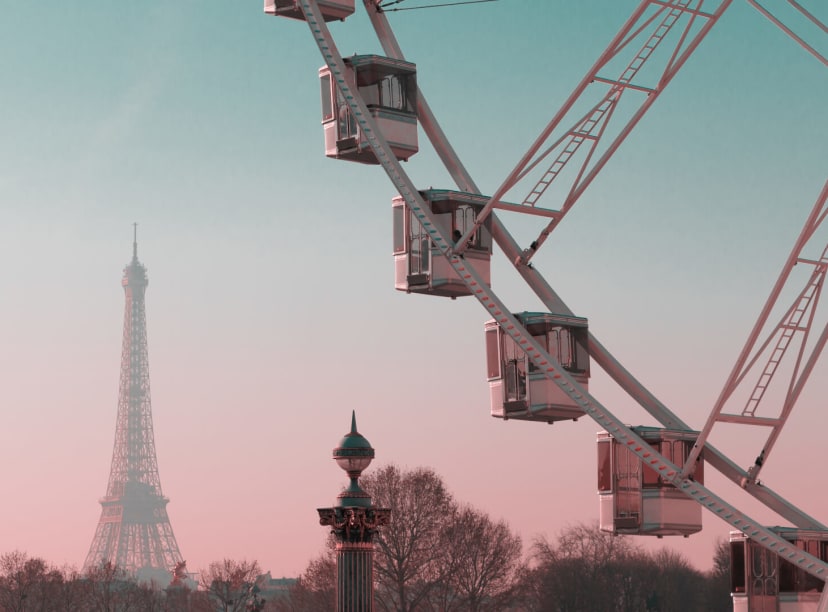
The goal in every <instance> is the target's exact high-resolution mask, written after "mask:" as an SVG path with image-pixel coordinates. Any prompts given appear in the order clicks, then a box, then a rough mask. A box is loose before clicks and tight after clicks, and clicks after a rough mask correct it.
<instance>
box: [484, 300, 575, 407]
mask: <svg viewBox="0 0 828 612" xmlns="http://www.w3.org/2000/svg"><path fill="white" fill-rule="evenodd" d="M515 317H517V319H518V320H519V321H520V322H521V323H522V324H523V326H524V327H525V328H526V331H528V332H529V334H530V335H531V336H532V338H534V339H535V340H536V341H537V342H538V343H539V344H540V345H541V346H542V347H543V348H544V350H545V351H546V352H547V353H548V354H549V356H550V357H552V358H554V359H556V360H557V361H558V362H559V363H560V364H561V366H562V367H563V369H564V370H566V371H567V372H569V373H570V374H571V375H572V378H574V379H575V381H576V382H577V383H578V384H579V385H581V387H583V389H584V390H586V389H587V383H588V381H589V354H588V353H587V336H588V330H587V320H586V319H584V318H582V317H573V316H567V315H556V314H549V313H543V312H521V313H515ZM485 333H486V364H487V368H488V379H489V395H490V398H491V411H492V416H494V417H498V418H501V419H522V420H526V421H542V422H546V423H553V422H555V421H563V420H569V419H572V420H577V419H578V418H579V417H581V416H582V415H583V414H584V411H583V409H582V408H581V407H580V406H578V405H577V404H576V403H575V401H574V400H573V399H572V398H571V397H569V395H567V394H566V392H564V391H563V390H562V389H561V388H560V387H559V386H558V385H557V384H556V383H555V382H554V381H553V380H551V379H550V378H549V377H548V376H547V375H546V374H545V373H544V372H542V371H540V370H538V369H537V368H536V367H535V365H534V363H532V361H531V360H530V359H529V357H528V355H527V354H526V352H525V351H524V350H523V349H522V348H521V347H520V346H519V345H518V344H517V342H515V340H514V339H512V337H511V336H509V335H508V334H507V333H505V332H504V331H503V329H502V328H501V327H500V325H498V324H497V322H496V321H494V320H492V321H487V322H486V324H485Z"/></svg>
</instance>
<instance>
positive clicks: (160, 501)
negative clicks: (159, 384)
mask: <svg viewBox="0 0 828 612" xmlns="http://www.w3.org/2000/svg"><path fill="white" fill-rule="evenodd" d="M147 284H148V279H147V271H146V268H145V267H144V266H143V265H142V264H141V263H140V262H139V261H138V244H137V241H135V242H133V249H132V261H131V262H130V263H129V265H127V267H126V268H124V278H123V287H124V293H125V298H126V304H125V308H124V336H123V345H122V350H121V379H120V387H119V393H118V420H117V424H116V427H115V445H114V448H113V451H112V467H111V469H110V473H109V484H108V485H107V488H106V496H105V497H104V498H103V499H102V500H101V506H103V509H102V511H101V518H100V521H99V522H98V527H97V529H96V530H95V537H94V538H93V539H92V545H91V546H90V547H89V554H88V555H87V557H86V561H85V563H84V571H85V572H88V571H90V570H93V569H94V568H96V567H99V566H101V565H102V564H105V563H107V562H110V563H113V564H115V565H117V566H118V567H119V568H122V569H125V570H127V571H129V572H134V573H147V572H148V571H149V572H152V571H153V570H154V571H155V573H158V571H159V570H163V571H167V572H171V571H172V568H173V567H174V566H175V564H176V563H178V562H179V561H181V560H182V559H181V553H180V552H179V550H178V544H177V542H176V541H175V536H174V535H173V531H172V526H171V525H170V519H169V517H168V516H167V503H168V502H169V499H167V498H166V497H164V495H163V494H162V492H161V480H160V478H159V476H158V461H157V459H156V457H155V439H154V435H153V429H152V406H151V402H150V379H149V360H148V358H147V325H146V308H145V302H144V294H145V292H146V288H147ZM170 576H172V574H170Z"/></svg>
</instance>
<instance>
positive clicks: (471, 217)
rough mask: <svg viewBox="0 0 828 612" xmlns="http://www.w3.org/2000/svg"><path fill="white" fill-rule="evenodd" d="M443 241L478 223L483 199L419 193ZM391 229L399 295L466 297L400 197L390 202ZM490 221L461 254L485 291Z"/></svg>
mask: <svg viewBox="0 0 828 612" xmlns="http://www.w3.org/2000/svg"><path fill="white" fill-rule="evenodd" d="M420 195H421V196H422V197H423V200H425V204H426V206H428V207H430V208H431V211H432V213H433V214H434V216H435V218H436V220H437V223H438V224H439V225H440V229H441V230H442V233H443V235H444V236H458V235H459V236H462V235H465V233H466V232H467V231H468V230H470V229H471V228H472V226H473V225H474V224H475V221H477V215H478V214H479V213H480V211H481V210H483V207H484V206H485V205H486V202H487V201H488V198H487V197H486V196H482V195H476V194H473V193H464V192H460V191H447V190H445V189H428V190H426V191H421V192H420ZM391 210H392V212H393V217H394V219H393V224H394V286H395V287H396V289H398V290H400V291H407V292H414V293H427V294H431V295H439V296H443V297H450V298H457V297H461V296H464V295H471V293H470V292H469V289H468V287H467V286H466V284H465V283H464V282H463V281H462V280H461V279H460V277H459V276H458V275H457V272H455V271H454V268H452V267H451V265H450V264H449V262H448V259H447V258H446V257H444V256H443V255H442V253H441V252H440V249H438V248H437V246H436V245H435V244H434V241H433V240H432V239H431V235H430V234H429V232H428V231H426V230H425V228H424V227H423V225H422V223H420V220H419V219H417V217H416V215H414V213H413V212H412V211H411V209H410V208H409V207H408V204H406V202H405V200H404V199H403V198H402V197H401V196H397V197H396V198H394V199H393V200H392V202H391ZM491 227H492V224H491V217H489V218H487V219H486V220H485V221H484V222H483V224H482V225H481V226H480V228H479V229H478V230H477V232H475V234H473V235H472V237H471V239H470V240H469V244H468V246H467V248H466V250H465V252H464V253H463V258H464V261H465V264H466V265H467V266H471V267H473V268H474V270H475V272H477V274H479V275H480V276H481V277H482V278H483V280H484V281H485V282H486V284H487V285H488V284H489V283H490V282H491V259H492V231H491Z"/></svg>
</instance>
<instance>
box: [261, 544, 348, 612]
mask: <svg viewBox="0 0 828 612" xmlns="http://www.w3.org/2000/svg"><path fill="white" fill-rule="evenodd" d="M335 608H336V558H335V556H334V549H333V546H331V545H329V546H328V548H327V550H326V551H325V552H324V553H322V554H321V555H319V556H318V557H316V558H315V559H313V560H311V562H310V563H309V564H308V567H307V568H306V569H305V571H304V572H303V573H302V575H301V576H299V578H298V579H297V581H296V583H295V584H294V585H293V586H292V587H291V589H290V594H289V597H288V600H287V601H279V602H273V605H270V603H269V604H268V606H267V607H266V608H265V610H266V611H270V610H273V611H274V612H317V611H318V610H333V609H335Z"/></svg>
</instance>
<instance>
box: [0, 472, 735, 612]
mask: <svg viewBox="0 0 828 612" xmlns="http://www.w3.org/2000/svg"><path fill="white" fill-rule="evenodd" d="M361 484H362V486H363V488H364V489H365V490H366V491H368V492H369V493H370V494H371V495H372V497H373V501H374V504H375V505H376V506H379V507H385V508H390V509H391V523H390V524H389V525H388V526H386V527H383V528H382V530H380V532H379V533H378V534H377V536H376V537H375V549H376V551H375V555H374V580H375V609H376V610H377V611H383V612H484V611H491V612H720V611H721V612H730V611H731V610H732V609H733V604H732V601H731V598H730V571H729V565H730V564H729V547H728V545H727V543H726V542H719V543H718V545H717V546H716V548H715V551H714V558H713V569H712V570H711V571H709V572H701V571H699V570H697V569H696V568H694V567H693V566H692V565H691V564H690V563H689V562H688V561H687V559H685V558H684V557H683V556H682V555H680V554H678V553H676V552H674V551H671V550H670V549H669V548H663V549H661V550H658V551H656V552H648V551H644V550H643V549H642V548H641V547H640V546H638V545H637V544H636V540H635V539H634V538H631V537H625V536H613V535H611V534H608V533H605V532H602V531H600V530H599V529H598V527H597V525H585V524H579V525H574V526H569V527H567V528H565V529H564V530H562V531H561V532H560V533H559V534H558V536H557V538H556V539H555V540H554V541H550V540H548V539H546V538H538V539H536V540H535V541H534V542H532V543H531V544H530V545H529V546H528V547H526V549H524V546H523V542H522V541H521V539H520V537H519V536H518V535H517V534H516V533H515V532H514V531H512V529H511V528H510V527H509V525H508V524H506V523H505V522H504V521H502V520H494V519H492V518H491V517H490V516H489V515H488V514H486V513H485V512H483V511H481V510H479V509H476V508H473V507H471V506H469V505H467V504H462V503H459V502H457V501H456V500H455V499H454V497H453V496H452V495H451V493H450V492H449V491H448V489H447V487H446V485H445V482H444V481H443V479H442V478H441V477H440V476H439V475H438V474H436V473H435V472H434V471H433V470H430V469H428V468H416V469H411V470H406V469H401V468H399V467H397V466H395V465H386V466H384V467H381V468H379V469H376V470H373V471H372V472H371V473H369V474H367V475H366V476H364V477H363V478H362V479H361ZM170 578H171V579H172V573H170ZM273 582H278V581H272V580H270V579H269V574H268V575H263V574H262V573H261V570H260V568H259V565H258V563H257V562H255V561H253V562H248V561H233V560H228V559H225V560H223V561H221V562H216V563H212V564H211V565H210V567H209V568H208V569H207V570H202V571H201V572H200V579H199V581H198V583H196V582H194V581H181V580H177V581H175V583H174V584H157V583H149V584H147V583H140V582H137V581H136V580H134V579H133V578H132V577H131V576H130V575H128V574H127V573H126V572H123V571H122V570H120V569H118V568H117V567H114V566H111V565H104V566H102V567H100V568H97V569H95V570H94V571H92V572H89V573H87V574H83V575H81V574H80V573H79V572H77V570H75V569H72V568H55V567H51V566H49V565H48V564H47V563H46V562H45V561H43V560H42V559H37V558H29V557H27V556H26V554H25V553H21V552H12V553H6V554H4V555H2V556H0V612H7V611H8V612H29V611H31V612H69V611H72V612H75V611H83V612H87V611H88V612H99V611H100V612H219V611H220V612H243V611H244V612H251V611H258V612H323V611H326V610H334V609H335V597H336V553H335V542H334V540H333V539H332V538H329V539H328V542H327V545H326V546H325V547H324V549H323V550H322V551H321V552H320V554H319V555H318V556H317V557H316V558H315V559H313V560H312V561H311V562H310V563H309V564H308V566H307V567H306V568H305V570H304V571H303V572H302V574H301V575H300V576H299V577H298V579H297V580H295V581H286V582H285V581H283V583H282V584H281V585H280V587H279V588H278V589H276V590H274V589H272V588H271V589H270V590H268V585H271V586H272V583H273Z"/></svg>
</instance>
